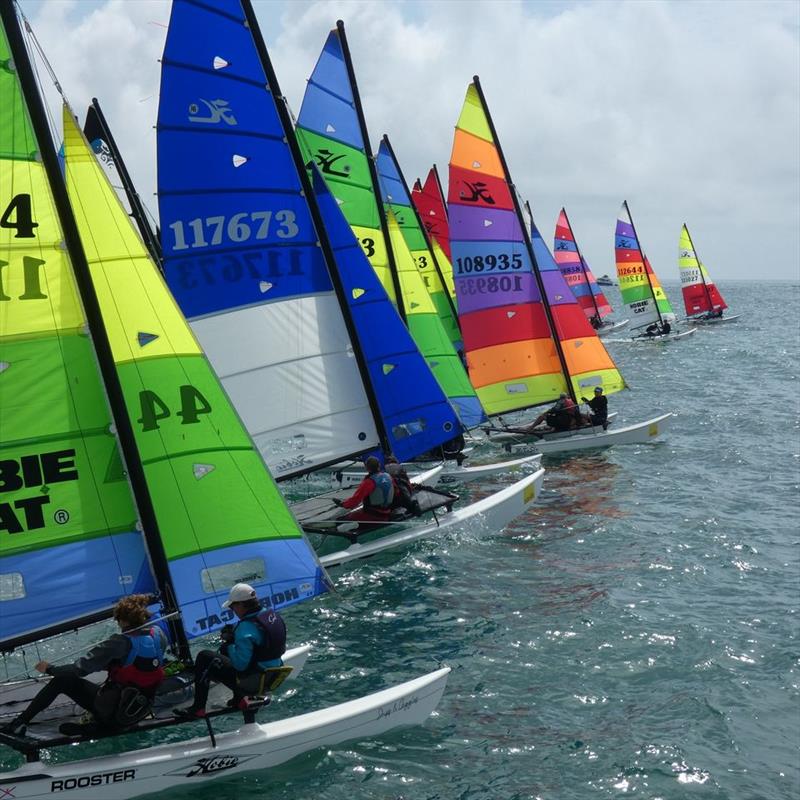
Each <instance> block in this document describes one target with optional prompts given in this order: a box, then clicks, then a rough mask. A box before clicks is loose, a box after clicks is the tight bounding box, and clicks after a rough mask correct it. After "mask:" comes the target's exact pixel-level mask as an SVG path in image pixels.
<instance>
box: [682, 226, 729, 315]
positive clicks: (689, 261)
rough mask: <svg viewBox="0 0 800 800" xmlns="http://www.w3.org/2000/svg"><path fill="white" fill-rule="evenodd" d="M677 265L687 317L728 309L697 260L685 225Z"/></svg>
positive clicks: (705, 270) (706, 271) (701, 264)
mask: <svg viewBox="0 0 800 800" xmlns="http://www.w3.org/2000/svg"><path fill="white" fill-rule="evenodd" d="M678 264H679V266H680V270H681V291H682V293H683V304H684V306H685V307H686V316H687V317H691V316H694V315H696V314H708V313H712V312H722V311H724V310H725V309H726V308H727V307H728V304H727V303H726V302H725V300H723V298H722V295H721V294H720V291H719V289H717V287H716V285H715V284H714V282H713V281H712V280H711V276H710V275H709V274H708V270H707V269H706V268H705V266H704V265H703V263H702V262H701V261H700V260H699V259H698V258H697V253H696V251H695V249H694V243H693V242H692V237H691V235H690V234H689V229H688V228H687V227H686V225H685V224H684V226H683V227H682V228H681V238H680V242H679V245H678Z"/></svg>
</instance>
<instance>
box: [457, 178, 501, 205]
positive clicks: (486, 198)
mask: <svg viewBox="0 0 800 800" xmlns="http://www.w3.org/2000/svg"><path fill="white" fill-rule="evenodd" d="M464 185H465V186H466V187H467V189H469V195H467V193H466V192H459V193H458V194H459V197H460V198H461V199H462V200H463V201H464V202H465V203H477V202H478V201H479V200H483V202H484V203H486V204H487V205H490V206H493V205H494V198H493V197H492V196H491V195H490V194H489V190H488V189H487V188H486V184H485V183H484V182H483V181H475V182H474V183H470V182H469V181H464Z"/></svg>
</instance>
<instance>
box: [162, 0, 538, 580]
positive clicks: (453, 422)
mask: <svg viewBox="0 0 800 800" xmlns="http://www.w3.org/2000/svg"><path fill="white" fill-rule="evenodd" d="M213 7H214V6H213V5H212V8H213ZM246 34H247V32H246V31H244V32H243V31H240V30H238V29H234V28H226V29H223V30H219V29H218V28H217V27H216V25H215V17H214V16H213V15H211V14H208V13H201V12H200V11H199V10H198V11H196V12H195V13H194V15H192V16H190V15H188V14H182V15H179V16H173V19H172V21H171V23H170V28H169V31H168V34H167V41H166V45H165V50H164V56H163V59H162V85H161V92H160V102H159V121H158V134H157V139H158V196H159V209H160V218H161V221H162V231H163V237H162V247H163V251H164V274H165V277H166V280H167V283H168V285H169V286H170V288H171V289H172V292H173V295H174V296H175V299H176V300H177V302H178V304H179V305H180V307H181V309H182V310H183V312H184V313H185V314H186V316H187V318H188V319H189V322H190V324H191V326H192V329H193V331H194V333H195V335H196V336H197V337H198V339H199V341H200V343H201V344H202V345H203V346H204V347H205V348H206V352H207V353H208V356H209V359H210V361H211V363H212V365H213V366H214V368H215V370H216V371H217V373H218V374H219V375H220V377H221V380H222V384H223V386H224V387H225V389H226V391H227V393H228V395H229V396H230V398H231V400H232V401H233V404H234V406H235V407H236V409H237V411H238V413H239V414H240V415H241V417H242V420H243V422H244V424H245V426H246V428H247V430H248V431H249V433H250V434H251V436H252V437H253V439H254V440H255V442H256V445H257V446H258V448H259V450H260V451H261V453H262V455H263V456H264V458H265V460H266V461H267V464H268V466H269V467H270V470H271V471H272V472H273V474H274V475H275V476H276V478H277V479H278V480H279V481H286V480H289V479H291V478H297V477H300V476H303V475H306V474H309V473H311V472H313V471H317V470H320V469H321V468H325V467H331V466H333V465H338V464H340V463H341V461H342V460H343V459H353V458H356V457H361V456H362V454H367V453H370V452H374V451H377V452H383V453H393V454H394V455H395V456H396V457H397V458H398V459H399V460H401V461H408V460H411V459H413V458H415V457H417V456H419V455H420V454H421V453H424V452H427V451H430V450H432V449H435V448H438V447H441V446H443V445H445V444H446V443H447V442H448V441H449V440H450V439H452V438H453V437H454V436H457V435H458V434H459V433H460V431H461V424H462V423H461V421H460V420H459V416H458V415H457V413H456V411H455V410H454V407H453V405H452V404H451V402H450V401H449V399H448V397H447V396H446V395H445V393H444V392H443V391H442V389H441V387H440V385H439V382H437V380H436V378H435V377H434V375H433V374H432V373H431V370H430V369H429V368H428V364H427V363H426V360H425V359H424V358H423V356H422V355H421V354H420V351H419V348H418V347H417V345H416V344H415V342H414V340H413V339H412V337H411V335H410V334H409V331H408V330H407V329H406V327H405V326H404V325H403V323H402V321H401V319H400V318H399V317H398V315H397V314H396V312H395V311H394V308H393V306H392V303H391V302H390V300H389V297H388V296H387V292H386V290H385V288H384V287H383V286H382V285H381V283H380V281H379V279H378V276H377V275H376V274H375V272H374V271H373V269H372V267H371V266H370V264H369V262H368V261H367V258H366V255H365V254H364V253H363V252H362V246H361V245H360V244H359V243H358V241H357V240H356V238H355V235H354V234H353V232H352V230H351V228H350V226H349V225H348V223H347V221H346V220H345V218H344V216H343V214H342V211H341V210H340V207H339V204H338V203H337V201H336V199H335V198H334V196H333V194H332V193H331V190H330V188H329V187H328V186H327V185H326V183H325V181H324V180H323V177H322V173H321V171H320V169H319V168H318V167H317V166H316V165H312V166H311V169H310V170H307V169H306V163H307V159H306V158H304V157H302V156H301V152H300V149H299V147H298V143H297V140H296V138H295V134H294V130H293V127H292V124H291V118H290V115H289V111H288V108H287V106H286V104H285V102H284V101H283V100H282V95H281V91H280V87H279V85H278V82H277V78H276V76H275V72H274V69H273V67H272V65H271V63H270V60H269V55H268V53H267V50H266V47H265V46H264V44H263V40H262V39H261V37H260V33H259V31H258V29H256V28H254V29H253V30H252V31H251V33H250V34H247V35H246ZM223 35H228V36H231V37H232V38H231V39H230V40H228V39H225V38H223ZM187 42H196V43H199V42H202V43H203V47H202V48H201V47H199V46H190V45H189V44H187ZM209 53H213V54H212V55H211V56H209V55H208V54H209ZM233 53H237V54H238V56H237V59H236V62H235V63H234V61H233V60H232V56H231V54H233ZM227 56H231V58H228V57H227ZM265 87H266V89H265ZM209 97H213V98H215V100H219V101H220V102H218V103H217V105H216V106H215V108H217V109H218V112H217V113H216V114H214V113H212V112H211V111H209V110H208V108H207V107H206V106H204V105H203V103H202V102H201V100H200V99H198V98H201V99H202V98H209ZM197 153H202V154H203V158H204V163H205V165H206V167H205V169H204V170H202V171H198V170H197V169H196V162H197ZM262 164H269V169H265V168H262V166H261V165H262ZM253 203H256V204H257V208H256V210H255V211H253V212H247V213H245V212H243V211H242V209H243V208H246V207H248V205H249V207H251V208H252V207H253V205H252V204H253ZM397 235H398V236H399V230H397ZM437 322H438V320H437ZM450 349H451V352H452V347H451V348H450ZM453 357H454V359H455V360H456V361H457V360H458V359H457V356H455V354H453ZM457 366H458V369H461V366H460V363H458V364H457ZM462 371H463V370H462ZM467 384H468V382H467ZM468 388H469V393H471V394H472V395H474V391H473V390H472V387H468ZM464 399H465V406H464V407H466V408H467V409H469V408H470V402H469V395H468V394H466V395H465V398H464ZM475 403H476V404H477V400H476V401H475ZM362 477H363V476H362ZM542 478H543V473H542V472H541V471H540V470H539V471H537V472H535V473H534V474H532V475H527V476H525V477H524V478H522V479H521V480H520V481H518V482H517V483H516V484H514V486H515V489H514V492H512V496H511V497H507V496H504V495H502V494H500V493H496V494H495V495H494V499H493V500H492V501H491V503H490V504H489V505H490V509H488V510H490V511H491V514H492V519H493V520H494V521H495V522H498V523H500V525H501V526H502V525H505V524H507V523H508V522H509V521H510V520H511V519H512V518H513V517H512V516H509V515H510V514H516V513H519V511H518V505H517V504H516V503H515V502H514V501H513V498H514V497H516V496H519V497H527V496H529V494H530V493H529V492H528V489H529V487H531V486H533V487H534V489H533V492H534V496H535V494H536V491H537V490H536V486H537V485H540V484H541V481H542ZM341 498H342V495H341V494H340V493H337V492H332V493H326V494H325V495H323V496H322V497H317V498H312V499H310V500H305V501H302V502H298V503H296V504H294V505H293V506H292V510H293V512H294V513H295V515H296V516H297V517H298V518H299V520H300V522H301V523H302V524H303V525H304V526H305V527H306V530H309V531H313V532H320V531H324V533H325V534H326V535H328V536H327V538H328V539H330V536H342V537H346V538H347V539H348V540H349V541H350V542H351V543H352V546H353V548H354V549H353V551H352V552H353V553H358V552H360V550H359V549H358V545H359V539H360V538H362V535H363V534H365V533H366V531H365V529H364V527H363V526H361V525H359V526H353V525H352V524H351V520H350V517H351V516H352V515H350V514H349V513H348V512H347V511H346V510H343V509H341V508H338V507H337V506H336V505H335V504H334V501H335V500H338V499H341ZM418 499H419V502H420V505H421V506H422V509H423V511H425V512H428V511H430V512H432V511H436V510H437V509H441V510H442V513H443V514H444V516H443V517H442V518H441V519H439V520H438V523H437V524H438V526H439V527H441V526H444V527H450V526H453V525H456V524H459V523H461V522H463V517H464V516H466V517H467V518H469V517H470V516H471V515H472V514H473V513H474V514H479V513H486V512H487V509H485V508H484V510H483V512H481V511H480V508H481V507H475V506H474V505H473V506H468V507H467V508H465V509H462V510H463V511H464V514H461V515H457V514H455V513H453V514H450V513H447V512H448V510H449V509H450V508H452V507H453V505H454V503H455V502H456V501H457V500H458V498H457V496H455V495H453V494H452V493H451V492H447V491H443V490H441V489H436V488H428V489H426V490H425V491H424V493H423V494H420V495H419V498H418ZM320 504H322V508H321V507H320ZM389 522H391V525H384V526H382V527H381V530H380V531H376V530H375V526H371V527H370V531H369V533H370V535H376V533H380V535H381V546H382V548H383V549H389V548H391V547H395V546H397V545H399V544H406V543H407V542H408V541H412V540H413V539H410V538H409V530H406V529H411V530H412V532H413V533H414V534H415V535H416V538H423V537H424V536H431V535H433V534H434V533H436V529H437V525H433V527H431V526H430V525H428V524H425V522H424V521H423V520H419V519H416V518H408V515H405V516H404V517H403V515H402V513H401V512H398V513H397V516H393V517H392V518H391V519H390V520H389ZM399 523H402V524H399ZM321 525H323V526H324V527H323V528H321ZM319 544H320V546H322V547H324V548H327V547H328V544H327V543H325V542H319ZM377 546H378V545H373V547H377ZM322 561H323V563H324V564H327V565H331V562H330V560H329V559H328V558H327V554H326V555H325V556H323V559H322Z"/></svg>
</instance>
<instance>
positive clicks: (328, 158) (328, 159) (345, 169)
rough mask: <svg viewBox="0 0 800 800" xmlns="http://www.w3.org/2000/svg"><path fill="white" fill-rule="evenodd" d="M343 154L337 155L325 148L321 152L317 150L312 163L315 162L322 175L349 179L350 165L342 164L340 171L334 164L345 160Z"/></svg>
mask: <svg viewBox="0 0 800 800" xmlns="http://www.w3.org/2000/svg"><path fill="white" fill-rule="evenodd" d="M345 157H346V156H345V154H344V153H339V154H338V155H337V154H336V153H334V152H333V151H331V150H328V149H327V148H323V149H321V150H317V152H316V153H314V161H316V162H317V166H318V167H319V168H320V170H321V172H322V174H323V175H333V176H334V177H337V178H349V177H350V165H349V164H342V165H340V166H341V170H339V169H336V167H335V164H336V162H337V161H341V160H342V159H343V158H345Z"/></svg>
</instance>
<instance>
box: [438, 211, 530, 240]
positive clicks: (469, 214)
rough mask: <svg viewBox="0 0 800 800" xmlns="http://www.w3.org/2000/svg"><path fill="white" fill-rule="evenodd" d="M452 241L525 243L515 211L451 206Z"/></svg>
mask: <svg viewBox="0 0 800 800" xmlns="http://www.w3.org/2000/svg"><path fill="white" fill-rule="evenodd" d="M450 240H451V242H452V241H456V240H459V241H464V242H468V241H495V242H500V241H504V242H523V241H525V240H524V238H523V235H522V228H521V227H520V224H519V219H518V218H517V215H516V213H515V212H513V211H506V210H504V209H492V208H473V207H471V206H464V205H461V204H458V203H454V204H451V205H450Z"/></svg>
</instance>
